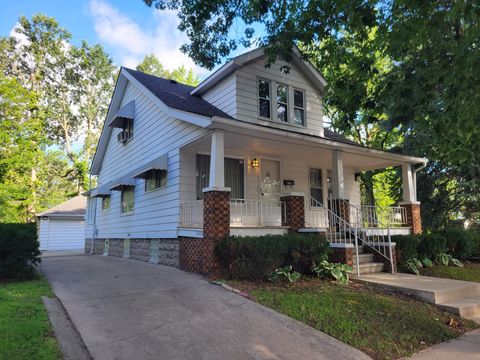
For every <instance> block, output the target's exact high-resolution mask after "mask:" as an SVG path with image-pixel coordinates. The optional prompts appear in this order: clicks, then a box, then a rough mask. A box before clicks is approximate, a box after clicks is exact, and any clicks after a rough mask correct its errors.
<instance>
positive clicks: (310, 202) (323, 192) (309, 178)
mask: <svg viewBox="0 0 480 360" xmlns="http://www.w3.org/2000/svg"><path fill="white" fill-rule="evenodd" d="M312 170H320V176H321V179H320V183H321V186H320V187H318V186H312V181H311V176H310V172H311V171H312ZM324 171H325V169H323V168H320V167H314V166H309V167H308V193H309V195H310V199H309V201H308V202H309V208H310V209H319V208H320V207H319V206H312V201H311V199H312V198H313V196H312V188H315V189H321V190H322V205H323V206H325V191H324V190H325V187H324V186H325V184H324V179H325V176H324V175H323V174H324Z"/></svg>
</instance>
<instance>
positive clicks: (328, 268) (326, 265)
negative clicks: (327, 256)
mask: <svg viewBox="0 0 480 360" xmlns="http://www.w3.org/2000/svg"><path fill="white" fill-rule="evenodd" d="M312 271H313V272H314V273H316V274H317V276H318V277H330V278H334V279H335V280H337V281H338V282H339V283H340V284H348V274H351V273H352V272H353V268H352V267H351V266H348V265H346V264H335V263H331V262H328V261H327V260H323V261H322V262H321V263H320V264H319V265H316V266H314V267H313V269H312Z"/></svg>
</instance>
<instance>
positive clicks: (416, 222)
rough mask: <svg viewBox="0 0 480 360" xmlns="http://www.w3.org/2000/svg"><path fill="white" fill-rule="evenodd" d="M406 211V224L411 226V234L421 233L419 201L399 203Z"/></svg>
mask: <svg viewBox="0 0 480 360" xmlns="http://www.w3.org/2000/svg"><path fill="white" fill-rule="evenodd" d="M400 206H401V207H403V208H405V210H406V213H407V219H406V225H407V226H409V227H411V228H412V234H413V235H417V234H421V233H422V217H421V213H420V203H419V202H409V203H400Z"/></svg>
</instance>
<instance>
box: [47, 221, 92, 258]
mask: <svg viewBox="0 0 480 360" xmlns="http://www.w3.org/2000/svg"><path fill="white" fill-rule="evenodd" d="M42 225H46V224H44V223H43V221H42ZM47 226H48V231H44V232H43V234H42V235H43V236H40V249H41V250H47V251H52V250H77V249H83V248H84V246H85V222H84V221H80V220H60V219H49V220H48V225H47Z"/></svg>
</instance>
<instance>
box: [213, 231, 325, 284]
mask: <svg viewBox="0 0 480 360" xmlns="http://www.w3.org/2000/svg"><path fill="white" fill-rule="evenodd" d="M329 250H330V247H329V243H328V241H327V240H326V239H325V238H324V237H315V236H308V235H302V234H288V235H265V236H246V237H236V236H233V237H229V238H227V239H224V240H223V241H221V242H220V243H219V244H218V245H217V247H216V249H215V255H216V258H217V261H218V263H219V265H220V268H221V270H222V272H223V274H224V276H227V277H229V278H235V279H239V280H266V279H268V278H269V276H270V275H271V274H272V272H273V271H274V270H275V269H278V268H281V267H284V266H288V265H292V269H293V270H294V271H297V272H299V273H303V274H306V273H310V272H311V269H312V267H313V265H314V263H315V262H316V261H321V260H323V259H325V258H326V256H327V255H328V252H329Z"/></svg>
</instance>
